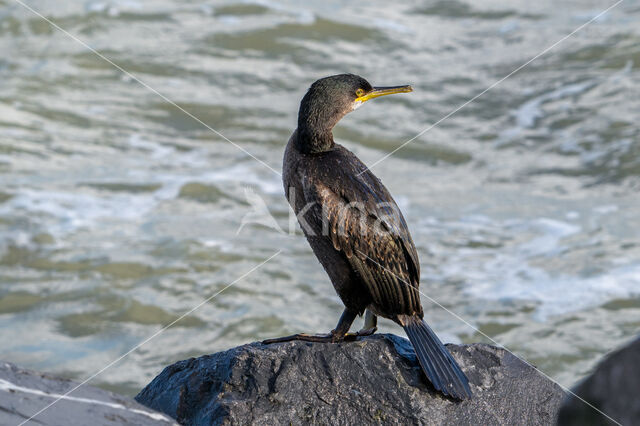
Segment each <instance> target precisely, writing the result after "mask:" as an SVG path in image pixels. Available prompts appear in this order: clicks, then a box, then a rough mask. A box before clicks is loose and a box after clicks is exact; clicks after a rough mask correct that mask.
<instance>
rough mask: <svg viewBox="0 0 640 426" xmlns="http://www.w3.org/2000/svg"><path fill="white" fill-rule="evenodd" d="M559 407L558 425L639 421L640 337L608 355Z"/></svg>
mask: <svg viewBox="0 0 640 426" xmlns="http://www.w3.org/2000/svg"><path fill="white" fill-rule="evenodd" d="M573 392H574V394H575V395H578V396H579V397H580V398H582V400H584V401H587V402H588V403H589V404H591V405H592V406H593V407H595V408H597V409H598V410H599V411H600V412H598V411H596V410H594V409H593V408H592V407H590V406H589V405H587V404H585V402H584V401H582V400H580V399H578V398H576V396H574V395H569V396H568V397H567V400H566V401H565V402H564V403H563V404H562V408H561V409H560V414H559V417H558V424H559V425H563V426H564V425H566V426H569V425H571V426H586V425H615V424H616V423H617V424H622V425H634V424H638V423H639V422H640V398H638V394H640V338H637V339H636V340H634V341H632V342H631V343H629V344H628V345H626V346H624V347H622V348H620V349H618V350H616V351H614V352H612V353H611V354H610V355H608V356H607V357H606V358H605V359H604V360H603V361H601V362H600V363H599V364H598V366H597V367H596V368H595V370H594V372H593V373H592V374H591V375H590V376H588V377H587V378H586V379H584V380H583V381H582V382H580V383H579V384H578V385H577V386H576V387H575V388H574V389H573Z"/></svg>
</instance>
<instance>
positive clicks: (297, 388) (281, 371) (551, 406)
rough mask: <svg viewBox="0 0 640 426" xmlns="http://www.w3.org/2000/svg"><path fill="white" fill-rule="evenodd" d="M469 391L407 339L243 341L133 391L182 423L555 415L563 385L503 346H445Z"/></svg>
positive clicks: (501, 420)
mask: <svg viewBox="0 0 640 426" xmlns="http://www.w3.org/2000/svg"><path fill="white" fill-rule="evenodd" d="M448 348H449V350H450V351H451V353H452V355H453V356H454V358H455V359H456V360H457V361H458V363H459V364H460V367H461V368H462V369H463V370H464V372H465V373H466V374H467V376H468V378H469V381H470V382H471V389H472V391H473V394H474V398H473V399H472V400H469V401H464V402H457V401H454V400H451V399H449V398H446V397H443V396H442V395H441V394H439V393H437V392H435V391H434V389H433V388H432V387H431V385H430V384H428V383H427V382H426V379H425V377H424V376H423V373H422V371H421V370H420V367H419V365H418V361H417V360H416V357H415V353H414V351H413V348H412V347H411V344H410V343H409V341H408V340H406V339H404V338H401V337H398V336H394V335H390V334H377V335H373V336H370V337H366V338H361V339H360V340H358V341H355V342H345V343H338V344H326V343H308V342H287V343H278V344H272V345H264V344H262V343H251V344H248V345H244V346H240V347H237V348H234V349H230V350H228V351H225V352H219V353H216V354H213V355H206V356H202V357H199V358H191V359H188V360H184V361H180V362H177V363H175V364H173V365H171V366H169V367H167V368H165V369H164V371H162V373H161V374H160V375H159V376H158V377H156V378H155V379H154V380H153V381H152V382H151V383H150V384H149V385H147V386H146V387H145V388H144V389H143V390H142V391H141V392H140V393H139V394H138V396H136V400H137V401H138V402H140V403H142V404H144V405H146V406H147V407H150V408H153V409H155V410H158V411H161V412H164V413H166V414H167V415H169V416H171V417H172V418H174V419H176V420H177V421H178V422H179V423H181V424H185V425H210V424H221V423H231V424H301V423H319V424H358V423H359V424H372V423H373V424H375V423H384V424H403V425H404V424H429V425H445V424H447V425H448V424H456V425H478V424H501V425H511V424H529V425H534V424H540V425H549V424H553V423H555V419H556V415H557V411H558V409H559V406H560V403H561V401H562V399H563V397H564V392H563V390H562V389H561V388H560V387H559V386H558V385H556V384H555V383H553V382H552V381H550V380H548V379H547V378H545V377H544V376H543V375H542V374H540V373H538V371H537V370H536V369H535V368H534V367H532V366H530V365H529V364H526V363H524V362H522V361H521V360H519V359H518V358H517V357H515V356H514V355H512V354H511V353H510V352H508V351H506V350H504V349H500V348H496V347H493V346H489V345H485V344H473V345H459V346H458V345H448Z"/></svg>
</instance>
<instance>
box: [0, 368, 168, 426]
mask: <svg viewBox="0 0 640 426" xmlns="http://www.w3.org/2000/svg"><path fill="white" fill-rule="evenodd" d="M77 384H78V383H76V382H73V381H71V380H66V379H60V378H57V377H53V376H50V375H48V374H44V373H39V372H37V371H31V370H25V369H22V368H20V367H17V366H16V365H14V364H10V363H6V362H0V425H18V424H21V423H22V422H24V421H25V420H28V419H30V418H31V416H33V415H34V414H36V413H37V412H38V411H40V410H42V409H43V408H45V407H46V406H47V405H49V404H51V403H52V402H54V401H56V399H58V398H59V397H60V396H61V395H64V394H65V393H66V392H68V391H69V390H70V389H73V388H74V387H75V386H76V385H77ZM27 424H32V425H56V426H57V425H66V426H76V425H78V426H81V425H95V426H101V425H110V426H114V425H139V426H146V425H172V424H175V421H174V420H173V419H171V418H169V417H167V416H166V415H164V414H162V413H158V412H156V411H154V410H150V409H149V408H147V407H144V406H142V405H140V404H138V403H137V402H135V401H134V400H133V399H131V398H127V397H125V396H120V395H117V394H114V393H112V392H108V391H105V390H102V389H98V388H95V387H93V386H88V385H83V386H81V387H80V388H78V389H77V390H75V391H73V392H72V393H70V394H69V395H68V396H65V397H64V398H62V399H60V400H59V401H57V402H56V403H55V404H53V405H52V406H51V407H49V408H47V409H46V410H45V411H43V412H42V413H40V414H38V415H37V416H36V417H34V418H33V419H31V420H30V421H29V422H28V423H27Z"/></svg>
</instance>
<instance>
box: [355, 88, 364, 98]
mask: <svg viewBox="0 0 640 426" xmlns="http://www.w3.org/2000/svg"><path fill="white" fill-rule="evenodd" d="M362 95H364V90H363V89H358V90H356V96H357V97H360V96H362Z"/></svg>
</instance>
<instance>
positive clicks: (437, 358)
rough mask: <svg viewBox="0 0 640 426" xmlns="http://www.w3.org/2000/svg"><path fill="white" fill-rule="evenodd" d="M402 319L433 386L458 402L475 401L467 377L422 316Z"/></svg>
mask: <svg viewBox="0 0 640 426" xmlns="http://www.w3.org/2000/svg"><path fill="white" fill-rule="evenodd" d="M401 320H402V321H401V322H402V324H403V327H404V331H405V332H406V333H407V336H409V340H410V341H411V344H412V345H413V348H414V349H415V351H416V355H417V356H418V361H419V362H420V365H421V366H422V369H423V370H424V372H425V374H426V375H427V378H428V379H429V381H431V383H432V384H433V387H435V388H436V389H437V390H439V391H440V392H442V393H444V394H445V395H449V396H451V397H453V398H456V399H460V400H462V399H471V389H470V388H469V380H468V379H467V376H465V374H464V373H463V372H462V370H461V369H460V367H459V366H458V363H457V362H456V361H455V360H454V359H453V357H452V356H451V354H450V353H449V351H448V350H447V348H445V346H444V345H443V344H442V342H441V341H440V339H438V336H436V334H435V333H434V332H433V330H431V328H430V327H429V326H428V325H427V323H426V322H424V321H423V320H422V319H421V318H420V317H418V316H411V317H410V316H405V317H403V318H402V319H401Z"/></svg>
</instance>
